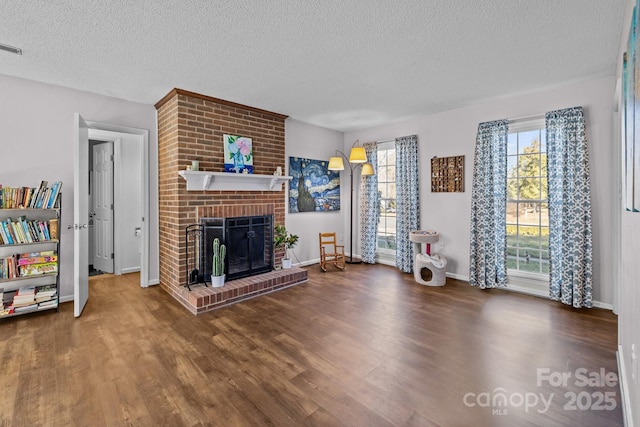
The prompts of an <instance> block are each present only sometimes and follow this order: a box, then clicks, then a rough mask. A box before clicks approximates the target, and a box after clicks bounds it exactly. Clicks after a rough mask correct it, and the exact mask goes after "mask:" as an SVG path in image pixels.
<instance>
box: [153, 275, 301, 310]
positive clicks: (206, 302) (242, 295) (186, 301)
mask: <svg viewBox="0 0 640 427" xmlns="http://www.w3.org/2000/svg"><path fill="white" fill-rule="evenodd" d="M307 280H308V278H307V270H304V269H302V268H298V267H292V268H288V269H286V270H274V271H271V272H269V273H264V274H258V275H256V276H251V277H244V278H242V279H236V280H232V281H230V282H227V283H225V284H224V286H223V287H220V288H213V287H211V286H207V287H205V286H204V285H192V286H191V291H190V292H189V290H187V288H186V287H184V286H170V287H169V288H168V289H167V288H165V289H166V290H167V291H168V292H169V293H170V294H171V295H172V296H173V297H174V298H175V299H177V300H178V301H179V302H180V303H181V304H182V305H183V306H184V307H185V308H186V309H187V310H189V311H190V312H191V313H193V314H201V313H204V312H207V311H211V310H215V309H216V308H220V307H224V306H227V305H230V304H233V303H236V302H239V301H243V300H246V299H249V298H253V297H257V296H259V295H264V294H267V293H270V292H273V291H277V290H280V289H284V288H288V287H289V286H294V285H298V284H300V283H303V282H306V281H307Z"/></svg>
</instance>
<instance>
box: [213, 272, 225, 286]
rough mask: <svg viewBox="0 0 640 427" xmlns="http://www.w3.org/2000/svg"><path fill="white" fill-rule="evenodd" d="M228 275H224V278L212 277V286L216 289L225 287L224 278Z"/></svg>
mask: <svg viewBox="0 0 640 427" xmlns="http://www.w3.org/2000/svg"><path fill="white" fill-rule="evenodd" d="M225 276H226V275H224V274H223V275H222V276H211V286H213V287H214V288H220V287H222V286H224V278H225Z"/></svg>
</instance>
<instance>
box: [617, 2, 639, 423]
mask: <svg viewBox="0 0 640 427" xmlns="http://www.w3.org/2000/svg"><path fill="white" fill-rule="evenodd" d="M634 5H635V1H634V0H627V4H626V10H625V19H624V22H625V27H624V29H623V31H622V36H621V40H620V50H619V52H618V64H621V63H622V54H623V52H625V51H626V49H627V40H628V35H629V27H630V23H631V15H632V11H633V6H634ZM616 77H617V78H618V79H619V80H621V79H622V70H621V67H620V66H619V67H618V71H617V73H616ZM636 173H639V172H638V171H636ZM618 178H619V179H620V180H621V179H622V178H623V176H622V174H620V176H619V177H618ZM618 203H619V204H620V205H622V201H621V200H618ZM620 220H621V228H622V233H621V236H620V241H621V250H620V253H621V258H622V269H621V270H622V271H621V272H620V280H621V283H620V295H619V298H618V299H619V311H618V314H619V316H618V343H619V346H618V360H619V362H620V365H619V369H620V372H619V374H620V378H621V382H622V383H623V384H624V385H625V386H626V387H625V390H626V392H627V393H626V395H625V397H626V401H625V404H626V405H627V406H626V408H625V410H626V415H627V422H628V424H627V425H629V426H631V425H637V423H639V422H640V378H638V374H639V372H638V357H639V355H638V352H639V351H640V310H639V307H640V290H639V289H638V278H639V277H640V262H638V254H639V253H640V213H637V212H636V213H633V212H627V211H623V212H622V215H621V218H620ZM633 350H635V352H634V351H633ZM634 355H635V358H634V357H633V356H634ZM633 422H635V423H636V424H633Z"/></svg>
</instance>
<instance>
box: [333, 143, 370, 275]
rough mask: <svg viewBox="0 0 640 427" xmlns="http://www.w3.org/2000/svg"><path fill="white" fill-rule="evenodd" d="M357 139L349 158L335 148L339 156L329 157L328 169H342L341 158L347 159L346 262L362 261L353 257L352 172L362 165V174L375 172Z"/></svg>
mask: <svg viewBox="0 0 640 427" xmlns="http://www.w3.org/2000/svg"><path fill="white" fill-rule="evenodd" d="M357 144H358V140H356V142H354V143H353V145H352V146H351V152H350V153H349V158H348V159H347V156H346V155H345V154H344V153H343V152H342V151H340V150H336V153H338V154H340V156H334V157H331V158H330V159H329V166H328V169H329V170H332V171H341V170H344V162H343V161H342V159H344V160H346V161H347V164H348V165H349V169H350V171H351V173H350V179H351V202H350V203H349V208H350V211H351V212H350V215H351V217H350V220H349V258H348V259H347V260H345V261H346V263H347V264H360V263H361V262H362V260H361V259H353V249H354V248H353V172H354V171H355V170H356V169H358V167H362V172H361V174H362V176H369V175H373V174H374V173H375V171H374V169H373V166H372V165H371V163H367V153H366V151H365V150H364V148H363V147H361V146H359V145H357Z"/></svg>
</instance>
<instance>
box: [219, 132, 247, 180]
mask: <svg viewBox="0 0 640 427" xmlns="http://www.w3.org/2000/svg"><path fill="white" fill-rule="evenodd" d="M223 141H224V171H225V172H234V173H253V146H252V144H251V138H247V137H244V136H237V135H224V137H223Z"/></svg>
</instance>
